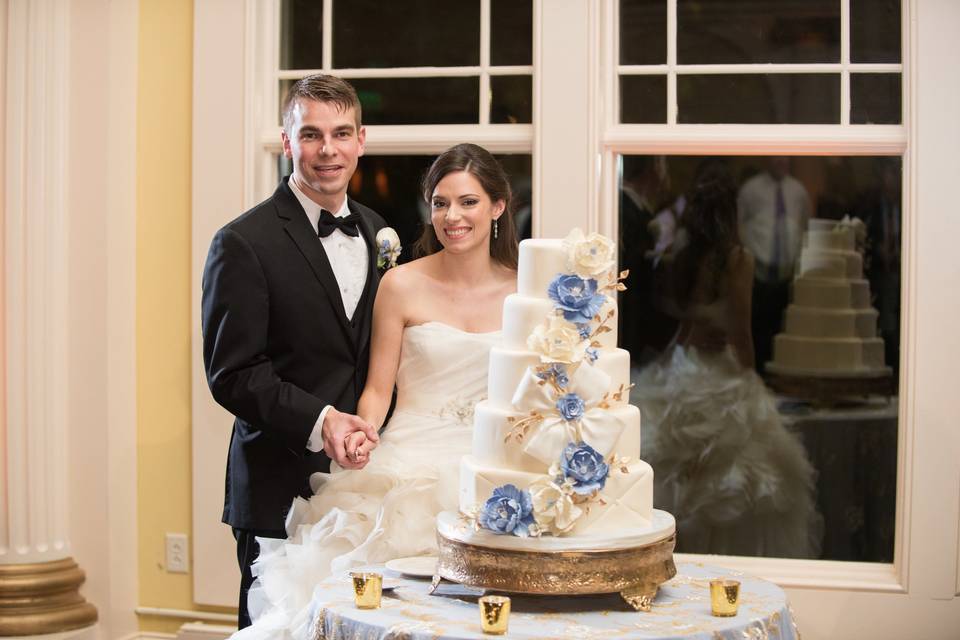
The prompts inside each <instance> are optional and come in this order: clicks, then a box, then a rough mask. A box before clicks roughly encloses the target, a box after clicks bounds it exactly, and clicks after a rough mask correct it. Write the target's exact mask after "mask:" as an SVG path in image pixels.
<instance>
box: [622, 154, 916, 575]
mask: <svg viewBox="0 0 960 640" xmlns="http://www.w3.org/2000/svg"><path fill="white" fill-rule="evenodd" d="M900 184H901V160H900V158H899V157H876V158H865V157H774V158H755V157H742V158H740V157H710V158H705V157H692V156H678V157H669V158H667V157H663V156H624V157H623V158H622V161H621V197H620V230H621V233H620V261H621V268H622V269H629V270H630V275H629V277H628V279H627V281H626V284H627V287H628V289H627V291H625V292H624V293H623V294H621V298H620V312H621V313H620V327H619V335H620V340H621V346H623V347H624V348H626V349H629V350H630V352H631V357H632V371H633V373H632V378H633V382H634V383H635V384H636V387H635V388H634V389H633V390H632V391H631V396H630V397H631V402H633V403H635V404H637V405H638V406H639V407H640V409H641V412H642V414H643V430H644V433H643V443H644V445H643V449H644V459H646V460H647V461H648V462H650V463H651V464H652V465H653V467H654V472H655V476H654V477H655V497H654V504H655V506H657V507H658V508H663V509H666V510H668V511H670V512H672V513H673V514H674V515H675V516H676V517H677V522H678V536H677V545H678V546H677V549H678V550H679V551H683V552H694V553H723V554H733V555H751V556H776V557H802V558H824V559H830V560H855V561H870V562H891V561H892V559H893V543H894V537H893V536H894V515H895V514H894V509H895V495H896V450H897V408H896V407H897V404H896V398H897V396H896V385H895V381H896V379H897V373H898V364H899V325H900V306H899V304H900V276H901V265H900V247H901V235H900V230H901V228H902V224H901V209H900V207H901V192H900Z"/></svg>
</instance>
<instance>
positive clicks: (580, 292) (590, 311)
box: [547, 274, 607, 323]
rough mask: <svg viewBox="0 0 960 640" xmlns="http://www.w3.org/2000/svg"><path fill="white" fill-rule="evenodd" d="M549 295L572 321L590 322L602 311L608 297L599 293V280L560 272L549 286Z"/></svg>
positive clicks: (564, 315) (565, 316)
mask: <svg viewBox="0 0 960 640" xmlns="http://www.w3.org/2000/svg"><path fill="white" fill-rule="evenodd" d="M547 295H549V296H550V299H551V300H553V301H554V302H555V303H556V306H557V308H558V309H560V310H561V311H563V317H564V318H566V319H567V320H569V321H570V322H577V323H589V322H591V321H593V318H594V316H596V315H597V314H598V313H599V312H600V307H602V306H603V303H604V302H605V301H606V299H607V297H606V296H605V295H603V294H602V293H597V281H596V280H594V279H593V278H588V279H584V278H581V277H580V276H576V275H564V274H560V275H558V276H557V277H556V278H554V279H553V282H551V283H550V286H549V287H548V288H547Z"/></svg>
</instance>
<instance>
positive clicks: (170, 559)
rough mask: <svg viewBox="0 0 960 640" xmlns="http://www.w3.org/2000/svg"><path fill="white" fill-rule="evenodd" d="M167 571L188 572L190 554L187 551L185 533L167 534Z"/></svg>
mask: <svg viewBox="0 0 960 640" xmlns="http://www.w3.org/2000/svg"><path fill="white" fill-rule="evenodd" d="M167 571H168V572H169V573H190V554H189V552H188V551H187V534H185V533H168V534H167Z"/></svg>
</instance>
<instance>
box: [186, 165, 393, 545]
mask: <svg viewBox="0 0 960 640" xmlns="http://www.w3.org/2000/svg"><path fill="white" fill-rule="evenodd" d="M349 207H350V210H351V211H352V212H356V213H359V214H360V215H361V217H362V223H361V224H360V231H361V235H362V236H363V238H364V240H365V241H366V243H367V250H368V252H369V264H368V270H367V282H366V286H365V289H364V293H363V295H362V297H361V298H360V302H359V303H358V305H357V309H356V311H355V312H354V315H353V319H352V321H350V320H347V317H346V314H345V313H344V309H343V301H342V298H341V296H340V288H339V286H338V285H337V281H336V278H335V277H334V274H333V270H332V269H331V267H330V262H329V261H328V259H327V255H326V253H325V251H324V249H323V245H322V244H321V243H320V240H319V238H318V237H317V234H316V232H315V231H314V230H313V227H312V225H311V224H310V221H309V219H308V218H307V215H306V213H304V211H303V207H302V206H301V205H300V202H299V201H298V200H297V198H296V196H295V195H294V194H293V192H292V191H291V190H290V187H289V186H288V185H287V178H285V179H284V180H283V181H282V182H281V183H280V185H279V186H278V187H277V190H276V192H274V194H273V195H272V196H271V197H270V198H268V199H267V200H265V201H264V202H262V203H260V204H259V205H257V206H256V207H254V208H253V209H251V210H250V211H247V212H246V213H244V214H243V215H242V216H240V217H239V218H237V219H236V220H234V221H232V222H230V223H229V224H227V225H226V226H225V227H223V228H222V229H220V230H219V231H218V232H217V233H216V235H215V236H214V238H213V241H212V243H211V245H210V251H209V253H208V255H207V262H206V266H205V267H204V271H203V298H202V322H203V359H204V365H205V367H206V373H207V382H208V384H209V385H210V390H211V392H212V393H213V397H214V399H215V400H216V401H217V402H218V403H220V404H221V405H222V406H223V407H225V408H226V409H227V410H228V411H229V412H230V413H232V414H233V415H234V416H235V417H236V420H235V421H234V423H233V434H232V435H231V438H230V451H229V456H228V459H227V477H226V496H225V499H224V508H223V521H224V522H225V523H227V524H229V525H231V526H233V527H237V528H242V529H252V530H261V531H278V530H282V529H283V526H284V518H285V517H286V513H287V511H288V510H289V508H290V504H291V502H292V500H293V499H294V497H296V496H298V495H300V496H305V497H306V496H309V495H310V487H309V478H310V474H312V473H314V472H316V471H326V470H328V469H329V466H330V460H329V458H327V456H326V455H325V454H323V453H322V452H321V453H312V452H310V451H308V450H307V449H306V445H307V439H308V438H309V436H310V433H311V431H312V430H313V427H314V424H315V423H316V420H317V417H318V416H319V415H320V412H321V410H322V409H323V408H324V406H326V405H328V404H330V405H333V406H335V407H336V408H337V409H339V410H340V411H346V412H348V413H355V412H356V408H357V401H358V399H359V396H360V393H361V391H362V390H363V385H364V382H365V380H366V376H367V364H368V360H369V353H370V323H371V314H372V309H373V299H374V296H375V294H376V290H377V284H378V282H379V274H378V272H377V268H376V256H377V251H376V247H375V246H374V245H375V242H374V239H375V237H376V233H377V231H379V230H380V229H381V228H382V227H384V226H385V223H384V221H383V218H381V217H380V216H379V215H377V214H376V213H374V212H373V211H372V210H370V209H368V208H367V207H364V206H363V205H360V204H358V203H356V202H353V201H350V202H349Z"/></svg>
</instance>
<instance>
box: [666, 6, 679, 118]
mask: <svg viewBox="0 0 960 640" xmlns="http://www.w3.org/2000/svg"><path fill="white" fill-rule="evenodd" d="M667 124H677V0H667Z"/></svg>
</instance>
